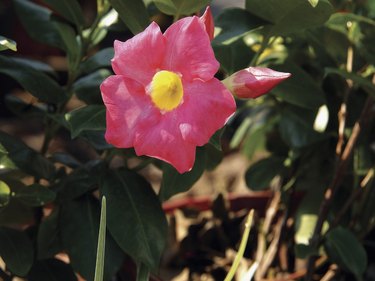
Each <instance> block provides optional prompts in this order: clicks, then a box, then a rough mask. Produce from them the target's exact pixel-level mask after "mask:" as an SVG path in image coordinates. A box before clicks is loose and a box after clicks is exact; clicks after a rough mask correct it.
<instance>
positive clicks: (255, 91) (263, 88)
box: [223, 67, 291, 99]
mask: <svg viewBox="0 0 375 281" xmlns="http://www.w3.org/2000/svg"><path fill="white" fill-rule="evenodd" d="M290 75H291V74H290V73H285V72H279V71H275V70H272V69H269V68H265V67H249V68H245V69H242V70H240V71H237V72H236V73H234V74H232V75H231V76H229V77H228V78H226V79H225V80H224V81H223V83H224V84H225V85H226V86H227V88H228V89H229V90H230V91H231V92H232V93H233V94H234V95H235V96H237V97H239V98H253V99H255V98H257V97H259V96H261V95H263V94H265V93H267V92H268V91H270V90H271V89H272V88H274V87H275V86H276V85H277V84H279V83H280V82H282V81H284V80H285V79H287V78H288V77H290Z"/></svg>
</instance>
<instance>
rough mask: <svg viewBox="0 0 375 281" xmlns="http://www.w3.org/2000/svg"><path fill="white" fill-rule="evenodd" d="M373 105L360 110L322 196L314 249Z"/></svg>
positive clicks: (309, 265)
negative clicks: (331, 178)
mask: <svg viewBox="0 0 375 281" xmlns="http://www.w3.org/2000/svg"><path fill="white" fill-rule="evenodd" d="M372 105H373V100H372V98H370V97H368V98H367V100H366V103H365V106H364V107H363V109H362V113H361V116H360V117H359V119H358V120H357V122H356V123H355V125H354V127H353V130H352V134H351V135H350V138H349V140H348V143H347V144H346V146H345V149H344V152H343V153H342V155H341V157H340V160H339V163H338V167H337V170H336V173H335V175H334V177H333V180H332V182H331V184H330V185H329V187H328V188H327V190H326V192H325V194H324V200H323V202H322V203H321V205H320V209H319V215H318V221H317V223H316V225H315V229H314V233H313V235H312V238H311V241H310V244H311V246H312V247H313V248H314V249H316V248H317V247H318V246H319V244H320V240H321V231H322V227H323V223H324V221H325V220H326V218H327V216H328V212H329V210H330V207H331V204H332V200H333V197H334V195H335V193H336V191H337V189H338V187H339V186H340V185H341V183H342V181H343V178H344V176H345V173H346V168H347V165H348V162H349V160H350V156H351V155H352V153H353V149H354V146H355V144H356V142H357V140H358V137H359V135H360V133H361V130H362V128H363V126H364V125H365V122H366V121H367V120H366V119H367V116H368V114H369V112H370V110H371V107H372ZM315 260H316V256H310V258H309V260H308V263H307V273H306V278H305V280H307V281H310V280H311V279H312V274H313V272H314V268H315V266H314V264H315Z"/></svg>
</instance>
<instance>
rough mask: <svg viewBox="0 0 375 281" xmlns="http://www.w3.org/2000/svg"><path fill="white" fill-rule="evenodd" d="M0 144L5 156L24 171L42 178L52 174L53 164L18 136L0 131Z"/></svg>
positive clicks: (49, 176) (50, 176) (48, 177)
mask: <svg viewBox="0 0 375 281" xmlns="http://www.w3.org/2000/svg"><path fill="white" fill-rule="evenodd" d="M0 144H1V145H2V146H3V147H4V148H5V149H6V151H7V157H9V159H11V160H12V161H13V162H14V164H15V165H16V166H17V167H18V168H19V169H20V170H22V171H24V172H25V173H28V174H30V175H33V176H36V177H38V178H44V179H51V178H52V177H53V176H54V173H55V167H54V166H53V164H52V163H51V162H50V161H49V160H48V159H47V158H45V157H43V156H42V155H41V154H40V153H38V152H36V151H35V150H33V149H31V148H30V147H28V146H27V145H26V144H24V143H23V142H22V141H20V140H19V139H18V138H16V137H12V136H10V135H8V134H6V133H4V132H1V131H0Z"/></svg>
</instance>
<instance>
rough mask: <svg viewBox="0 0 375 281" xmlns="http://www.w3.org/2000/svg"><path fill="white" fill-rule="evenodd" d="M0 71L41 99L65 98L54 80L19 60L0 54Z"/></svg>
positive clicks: (57, 99) (56, 101)
mask: <svg viewBox="0 0 375 281" xmlns="http://www.w3.org/2000/svg"><path fill="white" fill-rule="evenodd" d="M0 73H3V74H5V75H8V76H10V77H12V78H13V79H15V80H16V81H17V82H18V83H20V84H21V86H22V87H23V88H24V89H25V90H26V91H29V92H30V93H31V94H32V95H33V96H35V97H36V98H38V99H40V100H41V101H44V102H50V103H59V102H62V101H64V100H65V99H66V96H65V94H64V91H63V89H62V88H61V87H60V86H59V85H58V84H57V83H56V81H55V80H52V79H51V78H50V77H49V76H48V75H46V74H44V73H42V72H40V71H37V70H35V69H34V68H31V67H30V66H28V65H26V64H23V63H21V62H20V61H19V60H18V61H17V60H13V59H12V58H9V57H5V56H0Z"/></svg>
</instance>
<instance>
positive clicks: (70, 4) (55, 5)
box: [43, 0, 84, 27]
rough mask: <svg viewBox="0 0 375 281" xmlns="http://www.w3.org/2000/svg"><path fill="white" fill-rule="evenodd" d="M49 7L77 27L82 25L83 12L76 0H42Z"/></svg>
mask: <svg viewBox="0 0 375 281" xmlns="http://www.w3.org/2000/svg"><path fill="white" fill-rule="evenodd" d="M43 2H44V3H46V4H47V5H48V6H49V7H51V8H52V9H53V10H54V11H56V12H57V13H58V14H59V15H61V16H63V17H64V18H65V19H67V20H68V21H70V22H71V23H74V24H75V25H76V26H77V27H80V26H82V25H83V19H84V17H83V13H82V9H81V7H80V5H79V4H78V2H77V0H43Z"/></svg>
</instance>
